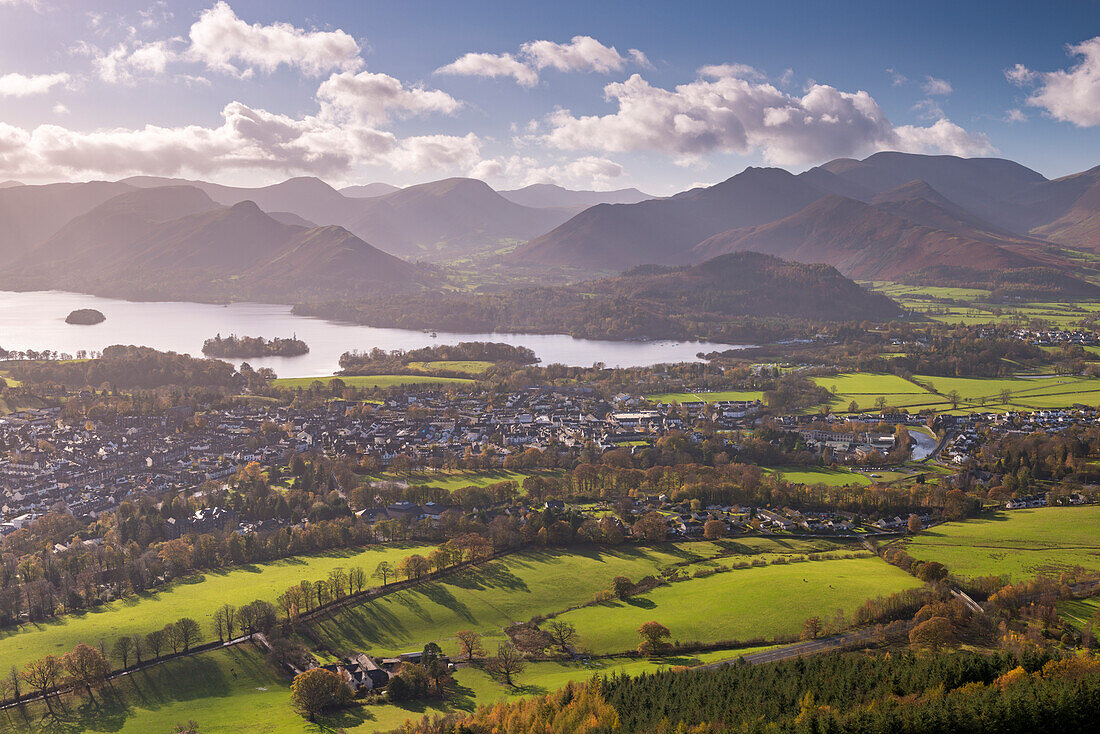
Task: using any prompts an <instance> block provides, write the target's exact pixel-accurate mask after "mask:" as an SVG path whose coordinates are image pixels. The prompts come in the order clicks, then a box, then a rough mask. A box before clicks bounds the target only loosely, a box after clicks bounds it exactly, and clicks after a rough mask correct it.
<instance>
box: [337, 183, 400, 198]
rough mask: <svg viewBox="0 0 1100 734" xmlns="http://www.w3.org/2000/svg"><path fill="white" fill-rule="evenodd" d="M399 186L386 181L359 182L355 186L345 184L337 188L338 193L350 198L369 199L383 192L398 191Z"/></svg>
mask: <svg viewBox="0 0 1100 734" xmlns="http://www.w3.org/2000/svg"><path fill="white" fill-rule="evenodd" d="M400 190H401V188H400V187H399V186H392V185H390V184H388V183H382V182H380V181H379V182H376V183H369V184H360V185H357V186H345V187H344V188H342V189H339V191H340V193H341V194H343V195H344V196H347V197H349V198H352V199H370V198H372V197H375V196H382V195H384V194H392V193H393V192H394V191H400Z"/></svg>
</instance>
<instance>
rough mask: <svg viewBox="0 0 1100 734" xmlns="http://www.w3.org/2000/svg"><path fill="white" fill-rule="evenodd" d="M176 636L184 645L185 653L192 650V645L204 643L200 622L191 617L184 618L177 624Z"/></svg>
mask: <svg viewBox="0 0 1100 734" xmlns="http://www.w3.org/2000/svg"><path fill="white" fill-rule="evenodd" d="M176 634H177V635H179V641H180V644H182V645H183V651H184V652H187V651H188V650H190V649H191V646H192V645H195V644H198V643H199V642H201V641H202V628H201V627H199V623H198V622H196V621H195V620H193V619H191V618H190V617H183V618H182V619H180V621H178V622H176Z"/></svg>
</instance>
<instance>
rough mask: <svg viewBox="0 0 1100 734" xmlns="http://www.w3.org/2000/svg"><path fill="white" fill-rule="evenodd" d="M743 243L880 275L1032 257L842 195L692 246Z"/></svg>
mask: <svg viewBox="0 0 1100 734" xmlns="http://www.w3.org/2000/svg"><path fill="white" fill-rule="evenodd" d="M932 206H933V205H929V207H928V208H929V209H931V207H932ZM940 211H941V212H942V211H943V210H940ZM944 214H946V212H944ZM746 250H752V251H756V252H765V253H768V254H771V255H776V256H778V257H783V258H788V259H793V260H798V261H800V262H824V263H828V264H830V265H833V266H835V267H836V268H837V269H838V270H839V271H840V272H842V273H844V274H845V275H848V276H850V277H856V278H864V279H877V280H894V279H897V278H899V277H902V276H904V275H906V274H908V273H911V272H914V271H917V270H921V269H923V268H929V267H937V266H948V265H959V264H964V263H965V264H969V265H972V266H974V267H977V268H981V269H983V270H990V271H992V270H1003V269H1008V268H1020V267H1027V266H1030V265H1035V262H1034V261H1033V260H1031V259H1029V258H1027V257H1025V256H1024V255H1021V254H1018V253H1015V252H1012V251H1010V250H1007V249H1004V248H1001V247H997V246H995V245H992V244H990V243H988V242H985V241H981V240H978V239H975V238H973V237H966V236H962V235H958V234H955V233H954V232H949V231H945V230H942V229H933V228H931V227H927V226H924V225H922V224H917V223H915V222H913V221H910V220H908V219H903V218H901V217H899V216H895V215H894V214H891V213H889V212H887V211H882V210H880V209H878V208H876V207H873V206H870V205H869V204H864V203H862V202H859V201H855V200H854V199H846V198H844V197H841V196H829V197H826V198H824V199H821V200H819V201H817V202H814V203H813V204H811V205H810V206H808V207H806V208H805V209H803V210H802V211H800V212H798V213H797V214H794V215H792V216H790V217H787V218H785V219H781V220H779V221H777V222H772V223H769V224H765V225H762V226H759V227H746V228H742V229H735V230H730V231H728V232H723V233H721V234H718V235H715V236H714V237H710V238H708V239H706V240H704V241H703V242H700V243H699V244H698V245H696V247H695V248H694V252H695V254H696V256H697V258H699V259H704V258H710V257H714V256H716V255H721V254H723V253H728V252H743V251H746Z"/></svg>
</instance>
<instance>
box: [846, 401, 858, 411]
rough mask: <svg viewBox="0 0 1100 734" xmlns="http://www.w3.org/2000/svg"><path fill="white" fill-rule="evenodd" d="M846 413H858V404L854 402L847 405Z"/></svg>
mask: <svg viewBox="0 0 1100 734" xmlns="http://www.w3.org/2000/svg"><path fill="white" fill-rule="evenodd" d="M848 412H849V413H858V412H859V403H857V402H856V401H855V400H853V401H852V402H850V403H848Z"/></svg>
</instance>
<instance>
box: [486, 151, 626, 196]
mask: <svg viewBox="0 0 1100 734" xmlns="http://www.w3.org/2000/svg"><path fill="white" fill-rule="evenodd" d="M622 174H623V167H622V166H621V165H619V164H618V163H616V162H615V161H612V160H608V159H607V158H600V157H598V156H583V157H580V158H576V159H574V160H563V161H558V162H554V163H543V162H540V161H539V160H538V159H537V158H534V157H531V156H520V155H512V156H507V157H500V158H491V159H487V160H483V161H479V162H478V163H477V164H476V165H475V166H473V167H472V168H471V169H470V171H469V174H468V175H470V176H471V177H473V178H480V179H485V180H494V181H496V182H498V184H503V185H508V186H516V187H521V186H530V185H531V184H542V183H550V184H558V185H559V186H578V187H582V188H594V189H601V188H607V187H608V183H609V182H610V180H611V179H613V178H618V177H619V176H621V175H622Z"/></svg>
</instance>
